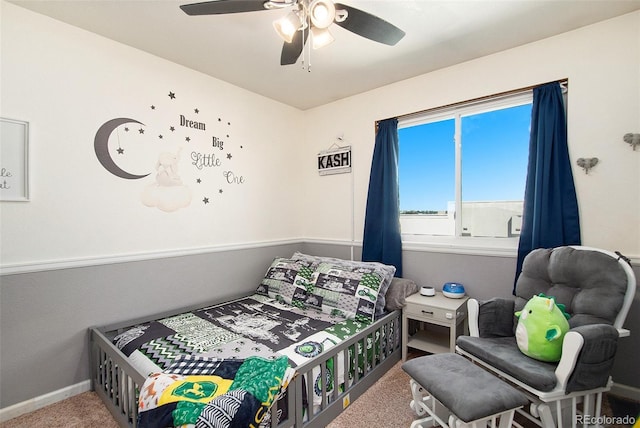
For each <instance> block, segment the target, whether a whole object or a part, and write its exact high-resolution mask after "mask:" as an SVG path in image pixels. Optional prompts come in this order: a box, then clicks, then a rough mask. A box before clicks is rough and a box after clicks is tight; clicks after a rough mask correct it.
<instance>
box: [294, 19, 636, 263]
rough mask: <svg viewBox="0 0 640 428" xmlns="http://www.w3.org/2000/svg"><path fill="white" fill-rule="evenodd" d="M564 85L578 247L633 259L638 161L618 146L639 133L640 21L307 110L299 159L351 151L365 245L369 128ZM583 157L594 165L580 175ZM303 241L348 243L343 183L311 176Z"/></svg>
mask: <svg viewBox="0 0 640 428" xmlns="http://www.w3.org/2000/svg"><path fill="white" fill-rule="evenodd" d="M564 78H568V79H569V98H568V106H567V107H568V139H569V154H570V157H571V161H572V164H573V173H574V179H575V184H576V190H577V196H578V203H579V206H580V216H581V227H582V242H583V245H588V246H595V247H602V248H607V249H610V250H619V251H621V252H623V253H625V254H627V255H630V256H633V257H634V258H639V257H640V151H636V152H633V151H632V149H631V146H629V145H628V144H626V143H624V142H623V140H622V136H623V135H624V134H625V133H628V132H635V133H638V132H640V12H634V13H631V14H627V15H624V16H621V17H618V18H615V19H611V20H608V21H604V22H601V23H598V24H595V25H591V26H588V27H584V28H582V29H579V30H576V31H572V32H569V33H565V34H562V35H559V36H556V37H552V38H549V39H545V40H541V41H538V42H535V43H531V44H528V45H525V46H521V47H518V48H515V49H511V50H508V51H504V52H500V53H497V54H494V55H490V56H486V57H483V58H479V59H476V60H473V61H469V62H466V63H463V64H459V65H456V66H453V67H449V68H446V69H442V70H438V71H435V72H432V73H428V74H425V75H422V76H419V77H416V78H413V79H409V80H405V81H401V82H397V83H395V84H391V85H388V86H385V87H383V88H379V89H376V90H372V91H369V92H367V93H364V94H360V95H357V96H354V97H351V98H348V99H344V100H341V101H337V102H334V103H331V104H327V105H324V106H321V107H318V108H316V109H313V110H308V111H306V112H305V114H306V123H307V130H306V138H305V141H306V144H305V146H304V147H305V150H306V152H307V153H306V154H305V155H304V156H303V157H304V158H306V159H314V156H315V155H316V154H317V153H318V151H320V150H323V149H326V148H328V147H329V146H330V145H331V144H332V143H334V142H336V136H339V135H344V143H342V144H349V145H351V146H352V151H353V169H354V177H353V180H354V186H355V192H354V194H355V200H354V202H355V204H354V205H355V219H354V221H353V224H354V225H355V227H354V232H353V233H354V235H355V240H356V241H361V240H362V230H363V225H364V212H365V206H366V198H367V196H366V195H367V188H368V182H369V172H370V165H371V157H372V153H373V145H374V139H375V130H374V123H375V121H376V120H380V119H385V118H389V117H394V116H398V115H403V114H407V113H412V112H415V111H420V110H425V109H429V108H434V107H439V106H444V105H448V104H452V103H457V102H461V101H465V100H470V99H474V98H478V97H483V96H487V95H491V94H496V93H501V92H505V91H510V90H514V89H519V88H523V87H528V86H531V85H536V84H540V83H546V82H549V81H553V80H559V79H564ZM580 157H598V158H599V159H600V163H599V164H598V165H597V166H596V167H595V168H594V169H593V170H591V171H590V173H589V175H586V174H585V173H584V172H583V170H582V169H581V168H579V167H577V166H576V165H575V161H576V159H577V158H580ZM303 173H304V179H305V182H306V183H308V184H307V186H308V192H306V193H305V195H306V198H307V199H306V203H305V205H307V206H313V207H314V209H313V210H307V212H306V215H307V216H308V219H307V220H306V221H305V223H304V227H305V228H304V232H303V235H304V236H305V237H308V238H314V239H325V240H350V239H351V234H352V226H351V225H352V219H351V179H352V177H350V176H349V175H346V174H345V175H338V176H330V177H321V176H318V173H317V171H316V170H315V169H314V168H312V167H311V166H308V167H307V168H305V169H304V170H303Z"/></svg>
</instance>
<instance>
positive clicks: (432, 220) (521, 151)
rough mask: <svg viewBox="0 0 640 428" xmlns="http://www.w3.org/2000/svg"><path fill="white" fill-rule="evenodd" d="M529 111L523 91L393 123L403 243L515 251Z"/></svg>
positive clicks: (529, 96)
mask: <svg viewBox="0 0 640 428" xmlns="http://www.w3.org/2000/svg"><path fill="white" fill-rule="evenodd" d="M531 105H532V93H531V91H527V92H525V93H520V94H516V95H509V96H500V97H496V98H494V99H487V100H482V101H475V102H469V103H466V104H461V105H456V106H453V107H448V108H442V109H435V110H431V111H426V112H422V113H417V114H414V115H409V116H405V117H403V118H400V119H399V123H398V136H399V160H398V171H399V185H400V223H401V230H402V235H403V240H411V241H423V242H458V243H462V242H464V243H466V244H469V242H474V241H475V242H476V243H477V242H478V241H480V240H481V239H482V240H484V242H488V241H494V243H495V242H496V241H497V240H501V241H500V244H498V245H504V244H506V246H509V247H514V246H517V239H518V236H519V235H520V227H521V224H522V212H523V201H524V187H525V180H526V173H527V162H528V152H529V134H530V125H531ZM473 238H477V239H473Z"/></svg>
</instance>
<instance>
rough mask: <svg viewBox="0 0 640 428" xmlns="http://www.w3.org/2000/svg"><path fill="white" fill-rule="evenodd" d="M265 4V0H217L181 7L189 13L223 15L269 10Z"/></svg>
mask: <svg viewBox="0 0 640 428" xmlns="http://www.w3.org/2000/svg"><path fill="white" fill-rule="evenodd" d="M264 4H265V0H215V1H205V2H201V3H191V4H183V5H181V6H180V9H182V10H183V11H184V13H186V14H187V15H222V14H225V13H242V12H255V11H259V10H267V9H265V7H264Z"/></svg>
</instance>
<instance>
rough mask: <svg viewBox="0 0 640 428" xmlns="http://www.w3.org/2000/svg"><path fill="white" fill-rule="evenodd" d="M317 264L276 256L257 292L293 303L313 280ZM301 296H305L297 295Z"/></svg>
mask: <svg viewBox="0 0 640 428" xmlns="http://www.w3.org/2000/svg"><path fill="white" fill-rule="evenodd" d="M315 266H316V263H314V262H311V261H305V260H290V259H284V258H281V257H276V258H275V259H274V260H273V262H272V263H271V266H269V269H267V272H266V273H265V275H264V278H263V279H262V282H261V283H260V285H259V286H258V289H257V290H256V293H258V294H261V295H263V296H269V297H270V298H272V299H276V300H278V301H281V302H285V303H287V304H289V305H291V304H293V303H292V302H293V301H294V297H295V295H296V294H301V293H304V291H305V288H304V285H305V284H306V283H307V282H308V281H310V280H311V278H312V276H313V271H314V268H315ZM300 298H304V296H298V297H297V299H298V300H299V299H300Z"/></svg>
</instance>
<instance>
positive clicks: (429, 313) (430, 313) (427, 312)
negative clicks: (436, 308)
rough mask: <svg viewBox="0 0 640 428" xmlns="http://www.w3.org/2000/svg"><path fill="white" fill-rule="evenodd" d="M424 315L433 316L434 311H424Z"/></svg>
mask: <svg viewBox="0 0 640 428" xmlns="http://www.w3.org/2000/svg"><path fill="white" fill-rule="evenodd" d="M422 313H423V314H427V315H433V311H425V310H424V309H423V310H422Z"/></svg>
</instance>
